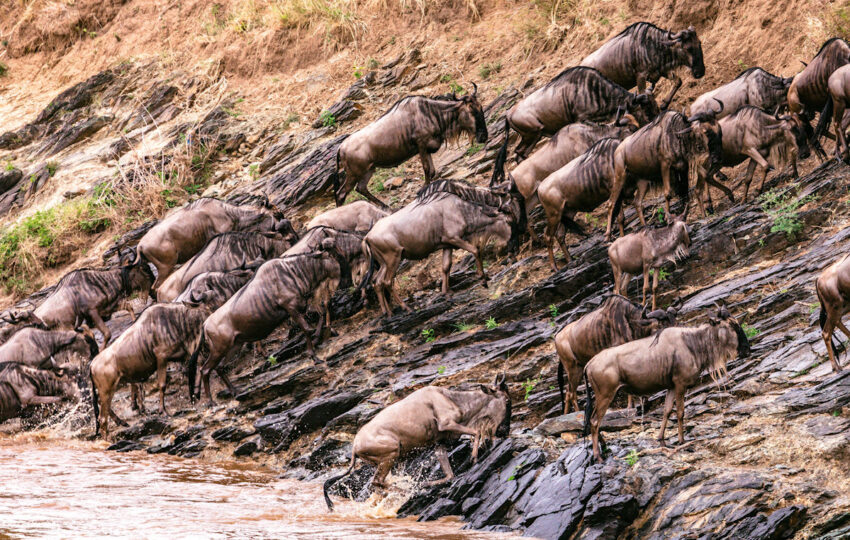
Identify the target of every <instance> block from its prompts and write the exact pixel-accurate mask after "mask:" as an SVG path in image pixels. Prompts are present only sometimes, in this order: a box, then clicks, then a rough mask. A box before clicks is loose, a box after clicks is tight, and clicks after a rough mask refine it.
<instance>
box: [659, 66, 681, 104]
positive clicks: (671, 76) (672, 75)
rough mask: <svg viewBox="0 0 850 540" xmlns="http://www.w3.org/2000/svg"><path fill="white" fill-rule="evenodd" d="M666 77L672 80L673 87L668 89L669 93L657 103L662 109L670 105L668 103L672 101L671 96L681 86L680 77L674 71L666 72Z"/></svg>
mask: <svg viewBox="0 0 850 540" xmlns="http://www.w3.org/2000/svg"><path fill="white" fill-rule="evenodd" d="M667 78H668V79H670V80H671V81H673V88H672V89H670V93H669V94H668V95H667V97H666V98H665V99H664V101H662V102H661V105H659V107H660V108H661V110H662V111H663V110H664V109H666V108H668V107H669V106H670V103H671V102H672V101H673V96H675V95H676V92H678V91H679V88H681V86H682V78H681V77H679V76H678V75H676V74H675V73H672V72H671V73H668V74H667Z"/></svg>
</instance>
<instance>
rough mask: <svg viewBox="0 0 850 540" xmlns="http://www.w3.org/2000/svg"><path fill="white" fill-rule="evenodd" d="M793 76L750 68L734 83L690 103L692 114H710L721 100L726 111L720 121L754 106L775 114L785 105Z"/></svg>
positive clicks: (718, 116)
mask: <svg viewBox="0 0 850 540" xmlns="http://www.w3.org/2000/svg"><path fill="white" fill-rule="evenodd" d="M792 80H793V78H792V77H787V78H783V77H778V76H776V75H774V74H772V73H769V72H767V71H765V70H764V69H762V68H760V67H751V68H749V69H745V70H744V71H742V72H741V73H739V74H738V76H737V77H735V79H734V80H733V81H731V82H728V83H726V84H724V85H723V86H719V87H717V88H715V89H714V90H711V91H709V92H706V93H705V94H703V95H701V96H699V97H698V98H696V99H695V100H694V102H693V103H692V104H691V108H690V111H691V114H692V115H693V114H700V113H703V114H705V113H710V112H712V111H713V110H714V109H715V108H716V104H715V103H716V102H715V100H718V101H722V102H723V104H724V107H723V110H722V111H720V112H719V113H717V119H718V120H719V119H721V118H724V117H726V116H729V115H730V114H734V113H736V112H738V109H741V108H742V107H745V106H747V105H751V106H753V107H758V108H760V109H764V110H765V111H776V110H777V109H778V108H779V107H780V106H781V105H782V104H784V103H785V100H786V99H787V94H788V87H789V86H791V81H792Z"/></svg>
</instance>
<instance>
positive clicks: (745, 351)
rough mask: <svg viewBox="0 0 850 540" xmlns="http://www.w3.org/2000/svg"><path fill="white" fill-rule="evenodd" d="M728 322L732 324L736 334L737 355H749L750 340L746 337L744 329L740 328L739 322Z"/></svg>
mask: <svg viewBox="0 0 850 540" xmlns="http://www.w3.org/2000/svg"><path fill="white" fill-rule="evenodd" d="M729 324H730V325H731V326H732V329H733V330H735V335H736V336H738V357H739V358H746V357H748V356H749V355H750V340H749V339H748V338H747V334H746V333H745V332H744V329H743V328H741V325H740V324H738V323H734V322H731V321H730V323H729Z"/></svg>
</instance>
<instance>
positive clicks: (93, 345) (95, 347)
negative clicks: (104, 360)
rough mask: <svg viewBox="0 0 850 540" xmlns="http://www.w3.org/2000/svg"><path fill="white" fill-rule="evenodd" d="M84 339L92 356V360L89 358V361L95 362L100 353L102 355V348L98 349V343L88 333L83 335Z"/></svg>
mask: <svg viewBox="0 0 850 540" xmlns="http://www.w3.org/2000/svg"><path fill="white" fill-rule="evenodd" d="M83 339H85V340H86V343H87V344H88V346H89V354H90V355H91V358H89V360H94V357H95V356H97V355H98V353H100V347H98V345H97V341H96V340H95V339H94V336H92V335H91V334H89V333H87V332H84V333H83Z"/></svg>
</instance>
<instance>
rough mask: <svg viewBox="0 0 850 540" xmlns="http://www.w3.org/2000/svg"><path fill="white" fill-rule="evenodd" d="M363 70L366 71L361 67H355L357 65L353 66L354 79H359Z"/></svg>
mask: <svg viewBox="0 0 850 540" xmlns="http://www.w3.org/2000/svg"><path fill="white" fill-rule="evenodd" d="M365 69H366V68H365V67H363V66H357V65H355V66H354V78H355V79H359V78H361V77H363V71H364V70H365Z"/></svg>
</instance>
